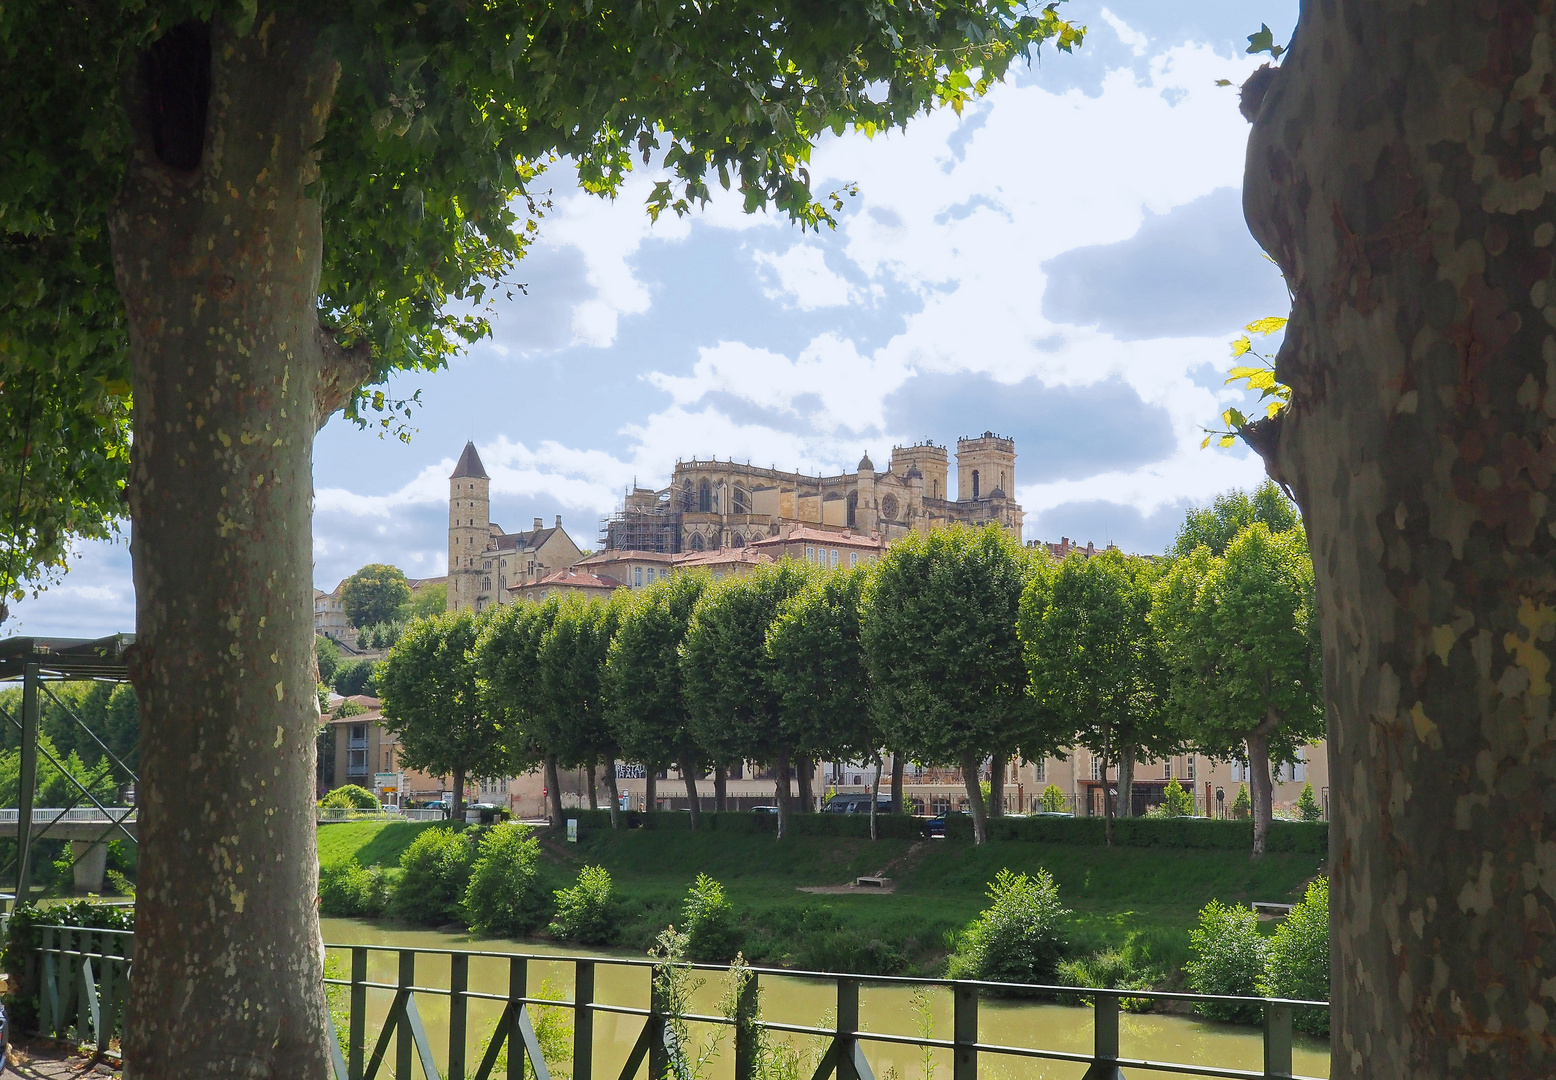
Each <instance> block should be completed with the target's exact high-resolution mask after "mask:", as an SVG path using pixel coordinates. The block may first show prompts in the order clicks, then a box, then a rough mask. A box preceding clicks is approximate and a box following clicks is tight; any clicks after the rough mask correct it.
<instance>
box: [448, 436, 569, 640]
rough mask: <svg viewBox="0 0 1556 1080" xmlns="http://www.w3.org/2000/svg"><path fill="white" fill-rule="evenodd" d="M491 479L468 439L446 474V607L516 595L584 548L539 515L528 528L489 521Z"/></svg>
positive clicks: (469, 607)
mask: <svg viewBox="0 0 1556 1080" xmlns="http://www.w3.org/2000/svg"><path fill="white" fill-rule="evenodd" d="M491 483H492V482H491V479H490V478H489V477H488V476H487V475H486V469H485V467H484V466H483V465H482V464H481V456H480V455H479V454H477V453H476V449H475V444H474V443H466V444H465V450H464V453H462V454H460V456H459V463H458V464H457V465H455V466H454V471H453V473H452V474H450V476H449V478H448V610H449V611H481V610H483V609H485V608H486V607H488V606H489V605H492V604H505V603H509V602H511V601H513V600H515V599H517V598H518V597H517V595H516V594H515V593H514V591H513V587H514V586H516V585H522V584H524V583H526V582H534V581H539V580H540V579H541V578H544V577H547V576H549V575H551V574H554V573H556V572H557V571H559V570H566V569H568V568H569V567H571V566H572V565H573V564H574V563H576V562H578V560H579V559H581V558H583V552H582V551H581V550H579V548H578V545H577V544H575V543H573V538H572V537H570V536H568V535H567V532H566V531H565V530H564V529H563V528H562V518H561V516H560V515H558V517H557V519H556V524H555V526H553V527H552V528H546V527H545V526H544V525H543V523H542V521H541V519H540V518H536V519H535V527H534V528H533V529H531V530H530V531H528V532H518V533H510V532H505V531H504V530H503V528H502V526H501V525H498V524H495V523H494V522H493V521H492V518H491V513H492V499H491Z"/></svg>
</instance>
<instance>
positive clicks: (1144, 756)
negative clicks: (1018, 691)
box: [1020, 551, 1181, 815]
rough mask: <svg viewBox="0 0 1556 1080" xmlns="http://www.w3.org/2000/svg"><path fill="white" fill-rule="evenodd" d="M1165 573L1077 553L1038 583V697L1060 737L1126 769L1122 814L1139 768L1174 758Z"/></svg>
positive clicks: (1033, 615) (1136, 562)
mask: <svg viewBox="0 0 1556 1080" xmlns="http://www.w3.org/2000/svg"><path fill="white" fill-rule="evenodd" d="M1155 573H1156V571H1155V568H1154V567H1153V566H1152V565H1151V563H1150V562H1148V561H1147V560H1145V559H1142V558H1139V557H1138V556H1128V555H1123V554H1121V553H1119V552H1117V551H1104V552H1100V553H1098V554H1096V555H1093V556H1091V557H1090V558H1088V557H1086V556H1084V555H1081V554H1078V553H1076V554H1072V555H1070V556H1069V557H1068V558H1067V559H1065V560H1064V562H1063V563H1061V564H1060V565H1059V567H1058V568H1057V569H1055V570H1050V571H1048V572H1045V573H1041V574H1036V575H1034V576H1033V578H1032V581H1031V583H1030V584H1029V585H1028V586H1027V589H1026V592H1025V593H1024V594H1023V595H1022V598H1021V621H1020V633H1021V642H1022V646H1023V649H1024V653H1025V657H1026V663H1027V668H1028V671H1029V672H1030V674H1031V679H1032V690H1031V692H1032V696H1033V698H1034V700H1035V701H1036V702H1037V704H1038V707H1039V709H1040V710H1041V713H1042V715H1044V716H1046V717H1049V718H1051V721H1052V723H1053V724H1054V725H1055V730H1056V732H1057V733H1060V734H1061V735H1062V736H1064V737H1065V741H1066V742H1069V741H1070V740H1071V739H1073V740H1074V741H1075V742H1078V743H1079V744H1080V745H1082V746H1085V747H1087V748H1088V749H1089V750H1090V751H1091V752H1092V753H1093V754H1096V755H1097V756H1099V757H1100V758H1102V759H1103V761H1104V763H1105V765H1117V766H1118V767H1119V803H1120V811H1119V812H1120V813H1122V814H1125V815H1127V814H1128V813H1129V812H1130V810H1129V802H1128V794H1127V789H1128V788H1129V783H1128V780H1129V779H1130V777H1131V776H1132V773H1133V766H1134V762H1136V761H1139V760H1154V759H1160V758H1164V757H1169V756H1171V755H1172V754H1174V753H1177V752H1178V751H1179V750H1180V749H1181V738H1180V736H1179V735H1178V733H1177V731H1176V730H1175V729H1174V727H1173V726H1172V725H1170V724H1168V723H1167V722H1166V719H1167V718H1166V708H1165V697H1166V692H1167V679H1166V670H1165V667H1164V666H1163V664H1162V660H1161V655H1160V653H1159V652H1158V650H1157V647H1156V642H1155V640H1154V638H1153V635H1152V632H1151V623H1150V613H1151V595H1152V594H1151V585H1152V579H1153V578H1154V577H1155Z"/></svg>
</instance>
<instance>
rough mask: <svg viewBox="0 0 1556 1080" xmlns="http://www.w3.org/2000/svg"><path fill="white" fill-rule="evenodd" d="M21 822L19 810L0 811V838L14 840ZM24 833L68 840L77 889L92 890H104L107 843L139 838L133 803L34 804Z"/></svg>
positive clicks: (96, 891) (38, 837) (106, 867)
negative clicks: (103, 805) (50, 805)
mask: <svg viewBox="0 0 1556 1080" xmlns="http://www.w3.org/2000/svg"><path fill="white" fill-rule="evenodd" d="M20 823H21V811H20V810H16V809H10V810H0V837H4V838H6V839H14V838H15V837H16V835H17V833H18V831H19V829H18V826H19V825H20ZM27 834H28V836H29V837H30V839H32V840H69V841H70V854H71V856H72V858H73V861H74V863H75V865H74V866H73V867H72V872H73V873H74V874H75V886H76V891H77V892H92V893H100V892H102V891H103V876H104V874H105V873H106V872H107V869H108V845H109V843H111V842H112V841H114V840H124V839H128V840H131V841H135V840H138V839H139V834H138V832H137V829H136V817H135V807H133V806H105V807H102V808H98V807H95V806H89V807H60V808H53V807H47V806H35V807H33V809H32V826H31V828H29V829H28V830H27Z"/></svg>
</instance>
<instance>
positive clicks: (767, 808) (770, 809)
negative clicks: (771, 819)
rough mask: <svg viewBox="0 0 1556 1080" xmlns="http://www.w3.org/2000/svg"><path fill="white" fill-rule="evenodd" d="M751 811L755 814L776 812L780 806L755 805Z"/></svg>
mask: <svg viewBox="0 0 1556 1080" xmlns="http://www.w3.org/2000/svg"><path fill="white" fill-rule="evenodd" d="M751 812H752V813H753V814H776V813H777V812H778V808H777V807H776V806H753V807H752V808H751Z"/></svg>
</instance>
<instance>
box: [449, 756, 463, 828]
mask: <svg viewBox="0 0 1556 1080" xmlns="http://www.w3.org/2000/svg"><path fill="white" fill-rule="evenodd" d="M453 787H454V790H453V791H452V792H451V793H450V795H449V804H448V816H449V818H450V820H452V821H463V820H465V767H464V766H463V765H456V766H455V767H454V776H453Z"/></svg>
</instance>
